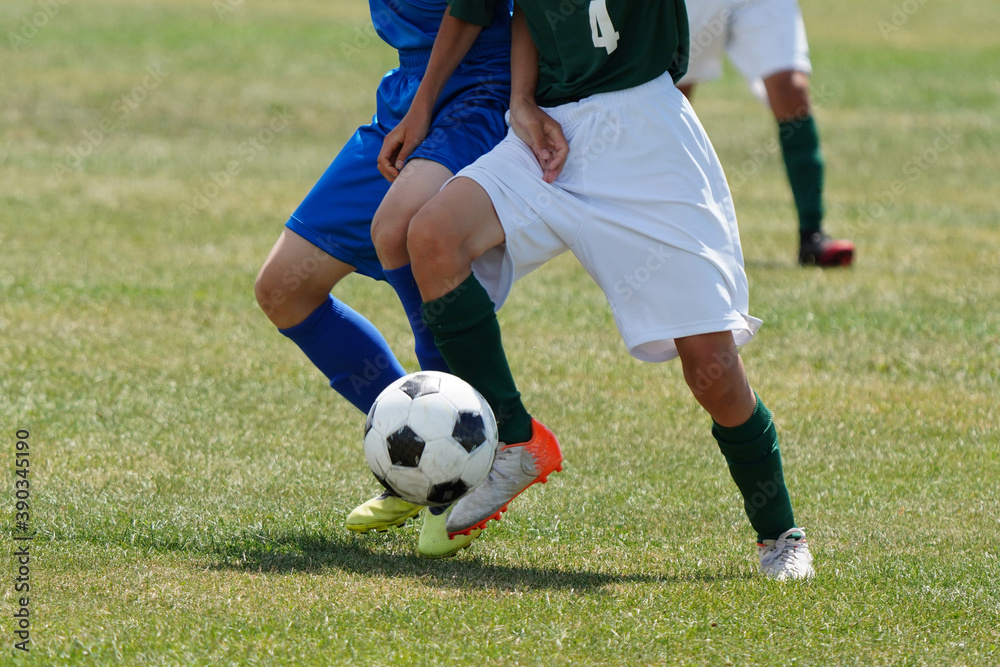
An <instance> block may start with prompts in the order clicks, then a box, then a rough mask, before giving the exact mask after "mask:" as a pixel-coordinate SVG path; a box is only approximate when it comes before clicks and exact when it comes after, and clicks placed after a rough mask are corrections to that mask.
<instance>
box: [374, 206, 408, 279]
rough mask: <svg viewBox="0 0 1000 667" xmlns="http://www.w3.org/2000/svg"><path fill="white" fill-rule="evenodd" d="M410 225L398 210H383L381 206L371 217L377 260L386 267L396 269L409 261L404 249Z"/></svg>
mask: <svg viewBox="0 0 1000 667" xmlns="http://www.w3.org/2000/svg"><path fill="white" fill-rule="evenodd" d="M409 225H410V220H409V218H408V217H407V216H405V215H403V214H401V213H400V212H398V211H389V212H384V211H383V210H382V209H381V208H380V209H379V210H378V211H377V212H376V213H375V217H374V218H373V219H372V232H371V233H372V243H373V244H374V245H375V252H376V253H377V254H378V259H379V262H381V263H382V266H383V267H384V268H386V269H398V268H399V267H401V266H405V265H406V264H408V263H409V261H410V256H409V253H408V252H407V250H406V234H407V229H408V227H409Z"/></svg>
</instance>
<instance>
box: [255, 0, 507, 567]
mask: <svg viewBox="0 0 1000 667" xmlns="http://www.w3.org/2000/svg"><path fill="white" fill-rule="evenodd" d="M466 3H467V0H448V2H446V1H445V0H423V1H421V2H410V1H407V0H369V6H370V10H371V17H372V23H373V24H374V26H375V30H376V32H377V33H378V35H379V36H380V37H381V38H382V39H383V40H384V41H385V42H386V43H388V44H389V45H391V46H392V47H394V48H396V49H397V50H398V52H399V67H398V68H396V69H393V70H392V71H390V72H389V73H387V74H386V75H385V77H384V78H383V79H382V81H381V83H380V84H379V87H378V90H377V92H376V113H375V116H374V118H373V119H372V122H371V123H370V124H368V125H364V126H362V127H360V128H358V130H357V131H356V132H355V133H354V135H353V136H352V137H351V138H350V139H349V140H348V142H347V143H346V145H345V146H344V147H343V148H342V149H341V151H340V153H339V154H338V155H337V157H336V158H335V159H334V160H333V162H332V164H330V166H329V167H328V168H327V170H326V172H325V173H324V174H323V176H322V177H321V178H320V179H319V181H318V182H317V183H316V185H315V186H314V187H313V189H312V190H311V191H310V192H309V194H308V195H307V196H306V198H305V199H304V200H303V201H302V203H301V204H300V205H299V207H298V208H297V209H296V210H295V212H294V213H292V215H291V217H290V218H289V220H288V222H287V223H286V225H285V229H284V230H283V231H282V233H281V235H280V236H279V238H278V240H277V242H276V243H275V244H274V247H273V248H272V250H271V252H270V254H269V256H268V258H267V260H266V261H265V262H264V265H263V266H262V267H261V270H260V273H259V275H258V276H257V281H256V284H255V293H256V296H257V301H258V303H259V304H260V307H261V309H262V310H263V311H264V312H265V313H266V314H267V316H268V318H269V319H270V320H271V322H272V323H273V324H274V325H275V326H277V327H278V330H279V332H280V333H282V334H283V335H284V336H286V337H287V338H289V339H291V340H292V341H293V342H294V343H295V344H296V345H298V346H299V348H301V349H302V351H303V352H304V353H305V354H306V356H307V357H308V358H309V360H310V361H312V362H313V364H315V365H316V367H317V368H319V370H320V371H322V372H323V374H324V375H326V377H327V378H328V380H329V382H330V386H331V387H333V389H335V390H336V391H337V392H338V393H340V394H341V395H342V396H344V398H346V399H347V400H348V401H350V402H351V403H352V404H353V405H355V406H356V407H357V408H358V409H360V410H362V411H363V412H367V411H368V409H369V407H370V406H371V404H372V402H373V401H374V399H375V397H376V396H378V394H379V392H381V390H382V389H383V388H384V387H386V386H387V385H388V384H389V383H391V382H392V381H393V380H395V379H397V378H399V377H402V376H403V375H404V374H405V371H404V369H403V367H402V366H401V365H400V363H399V361H398V360H397V359H396V357H395V355H394V354H393V352H392V350H391V349H390V348H389V345H388V343H387V342H386V340H385V338H384V337H383V336H382V334H381V333H380V332H379V331H378V330H377V329H376V328H375V326H374V325H372V324H371V322H369V321H368V320H367V319H365V317H364V316H363V315H361V314H360V313H358V312H357V311H355V310H353V309H352V308H351V307H350V306H348V305H347V304H345V303H343V302H342V301H340V300H339V299H337V298H336V297H334V296H333V295H332V294H331V291H332V290H333V289H334V287H335V286H336V285H337V284H338V283H339V282H340V281H341V280H342V279H343V278H345V277H346V276H348V275H350V274H352V273H359V274H361V275H364V276H368V277H369V278H374V279H375V280H385V281H387V282H388V283H389V284H390V285H392V286H393V288H394V289H395V290H396V293H397V295H398V296H399V298H400V300H401V302H402V304H403V308H404V310H405V311H406V313H407V317H408V319H409V321H410V323H411V327H412V329H413V331H414V338H415V350H416V355H417V359H418V361H419V362H420V366H421V368H422V369H424V370H447V365H446V364H445V363H444V361H443V359H442V357H441V355H440V353H439V352H438V350H437V348H436V346H435V345H434V341H433V337H432V335H431V334H430V333H429V332H428V331H427V329H426V327H424V326H423V324H422V322H421V298H420V294H419V292H418V290H417V287H416V283H415V282H414V280H413V274H412V272H411V271H410V267H409V263H408V260H405V261H397V262H396V265H395V266H394V268H393V269H392V270H383V269H382V266H381V264H380V262H379V258H378V256H377V255H376V252H375V248H374V245H373V243H372V224H373V221H377V222H378V223H379V224H380V225H381V227H382V228H383V229H393V228H396V227H397V226H400V225H402V226H404V227H405V226H406V225H408V224H409V220H410V218H411V217H412V216H413V215H414V214H415V213H416V211H417V210H419V209H420V207H421V206H422V205H423V203H424V202H426V201H427V200H428V199H430V197H432V196H433V195H434V194H435V193H437V191H438V190H439V189H440V188H441V186H442V185H443V184H444V182H445V181H446V180H447V179H448V178H450V177H451V176H452V175H453V174H454V173H456V172H458V171H459V170H460V169H461V168H463V167H465V166H466V165H468V164H470V163H472V162H473V161H474V160H475V159H476V158H478V157H479V156H480V155H482V154H483V153H486V152H487V151H489V150H490V149H491V148H492V147H493V146H494V145H495V144H496V143H497V142H499V141H500V139H502V138H503V136H504V134H505V133H506V130H507V128H506V125H505V123H504V113H505V111H506V109H507V105H508V103H509V100H510V12H511V3H510V0H506V2H497V3H496V5H495V7H494V8H493V10H492V11H491V12H489V13H486V12H482V11H479V12H476V11H472V12H471V13H470V12H464V13H463V14H462V15H463V18H464V19H465V20H460V19H458V18H455V17H454V16H452V15H451V8H450V6H451V5H453V6H456V7H458V8H462V7H463V5H465V4H466ZM435 40H436V41H435ZM380 171H381V173H380ZM402 503H403V501H402V500H400V499H398V498H393V497H390V496H382V497H380V498H378V499H373V501H369V503H366V504H365V505H362V506H361V507H359V508H357V509H356V510H355V511H354V512H352V513H351V516H349V517H348V525H347V527H348V528H349V529H352V530H355V531H359V532H367V531H368V530H372V529H374V530H385V529H387V528H388V527H389V526H390V525H402V524H403V523H405V521H406V520H407V519H409V518H411V517H413V516H416V515H417V514H418V513H419V512H420V511H421V509H423V508H422V507H421V506H417V505H408V504H407V505H406V506H403V505H401V504H402ZM387 505H388V506H390V508H391V509H392V510H394V511H393V512H392V513H391V514H392V516H391V519H390V521H391V523H386V522H385V521H386V520H385V514H384V512H383V510H384V509H385V506H387ZM445 519H446V516H445V515H444V514H441V515H435V514H432V513H431V512H426V513H425V515H424V527H423V529H422V530H421V538H420V544H419V547H418V550H419V553H420V554H421V555H423V556H427V557H432V558H433V557H443V556H450V555H453V554H454V553H457V551H458V550H459V549H461V548H463V547H465V546H468V544H469V542H471V540H472V539H473V538H474V537H476V535H471V536H469V539H467V540H461V541H456V540H448V538H447V534H446V533H445V530H444V520H445Z"/></svg>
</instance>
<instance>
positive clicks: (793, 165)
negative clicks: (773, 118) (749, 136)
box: [778, 116, 824, 236]
mask: <svg viewBox="0 0 1000 667" xmlns="http://www.w3.org/2000/svg"><path fill="white" fill-rule="evenodd" d="M778 140H779V141H780V142H781V155H782V157H784V160H785V172H786V173H787V174H788V183H789V185H791V186H792V198H793V199H794V200H795V208H796V209H797V210H798V212H799V233H800V234H802V235H803V236H805V235H807V234H812V233H814V232H818V231H820V229H821V228H822V224H823V169H824V163H823V152H822V151H821V150H820V147H819V131H818V130H817V129H816V121H814V120H813V117H812V116H806V117H805V118H796V119H794V120H789V121H782V122H780V123H778Z"/></svg>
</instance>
